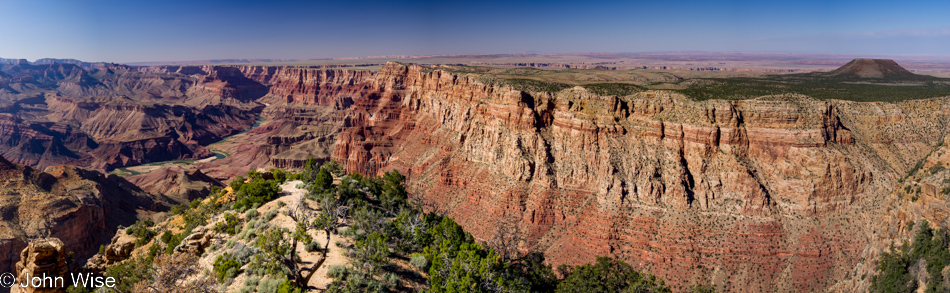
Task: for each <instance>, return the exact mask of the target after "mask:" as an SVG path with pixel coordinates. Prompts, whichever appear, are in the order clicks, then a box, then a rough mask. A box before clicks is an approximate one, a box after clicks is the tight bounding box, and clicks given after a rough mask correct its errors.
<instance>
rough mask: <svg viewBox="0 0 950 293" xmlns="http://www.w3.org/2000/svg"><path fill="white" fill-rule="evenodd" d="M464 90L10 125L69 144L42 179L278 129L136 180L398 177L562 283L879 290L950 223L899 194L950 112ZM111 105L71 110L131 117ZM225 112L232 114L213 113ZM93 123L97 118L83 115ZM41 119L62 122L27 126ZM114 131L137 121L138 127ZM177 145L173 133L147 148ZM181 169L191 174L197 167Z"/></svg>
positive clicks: (219, 103) (452, 85)
mask: <svg viewBox="0 0 950 293" xmlns="http://www.w3.org/2000/svg"><path fill="white" fill-rule="evenodd" d="M856 62H857V61H856ZM862 62H863V61H862ZM859 63H860V62H859ZM872 63H875V64H878V63H880V62H877V61H875V62H872ZM885 63H886V62H885ZM884 65H887V64H884ZM882 66H883V65H882ZM858 67H860V68H870V67H867V66H864V65H862V66H858ZM878 68H879V69H880V68H883V69H880V70H878V71H875V70H870V69H869V70H864V69H860V70H858V69H855V70H850V69H846V68H844V69H842V71H843V72H852V71H853V72H855V74H857V77H858V78H860V77H861V75H862V74H864V75H869V76H871V75H876V74H877V72H882V74H884V75H885V77H888V76H891V75H890V74H891V73H889V72H891V71H893V72H897V73H900V72H899V70H896V69H895V70H890V69H893V68H891V67H887V66H883V67H878ZM888 68H890V69H888ZM888 70H890V71H888ZM458 72H459V71H454V72H453V71H450V70H448V69H447V68H439V67H433V68H430V67H421V66H416V65H403V64H398V63H389V64H386V65H385V66H383V68H382V69H381V70H380V71H378V72H372V71H355V70H317V69H301V68H289V67H266V66H235V67H210V66H205V67H201V66H165V67H151V68H143V69H140V70H139V71H137V73H135V74H141V75H143V76H150V75H158V76H179V77H180V78H181V79H182V80H184V81H190V82H192V83H191V84H187V85H184V86H182V87H179V88H177V89H176V90H172V91H170V93H174V94H170V95H168V96H167V97H166V96H162V97H161V98H155V97H151V98H148V99H144V100H145V101H154V102H153V103H152V104H151V105H153V106H150V107H160V106H159V105H166V102H161V103H160V102H158V101H156V100H154V99H160V100H161V101H166V100H167V101H174V102H168V103H170V104H173V105H181V107H184V109H191V110H190V111H197V112H195V113H196V114H194V115H195V117H212V116H213V115H212V114H210V113H225V114H222V115H219V116H213V118H208V119H207V120H200V119H198V120H188V119H182V120H176V119H177V118H176V119H172V117H188V115H189V114H187V113H189V112H187V111H188V110H181V111H179V112H175V111H174V110H167V111H171V112H173V113H181V115H167V114H163V115H157V114H156V115H150V116H149V117H164V118H161V119H162V120H159V121H162V123H176V121H180V124H170V125H175V126H174V127H168V128H163V127H164V126H162V127H159V125H169V124H162V123H156V124H153V125H155V127H138V128H136V127H130V126H123V127H116V128H115V129H121V130H123V131H116V130H110V128H109V127H108V126H101V127H96V126H92V125H96V124H93V123H88V124H90V126H86V124H87V122H81V123H76V124H70V123H72V122H63V121H74V120H75V121H89V120H85V119H91V118H85V117H94V116H95V117H106V116H108V115H110V114H108V113H105V114H101V115H104V116H96V115H90V114H83V113H86V112H83V111H81V110H77V109H81V108H82V107H72V108H70V107H63V108H62V109H73V110H72V112H70V110H57V109H60V108H58V106H56V105H58V104H57V103H58V102H56V100H55V99H56V98H58V97H49V95H46V96H44V97H45V98H44V99H42V101H43V102H44V103H39V102H38V101H40V100H38V99H37V98H36V97H32V99H33V100H31V98H28V97H22V96H18V98H17V100H16V101H18V102H16V103H13V104H11V105H10V106H8V107H20V108H17V109H19V110H17V111H16V113H19V114H17V115H13V116H10V117H11V118H10V119H11V121H13V122H10V123H11V125H21V126H20V128H18V129H27V128H24V126H22V125H27V124H28V123H34V124H35V125H41V126H44V127H46V128H41V129H50V130H48V131H47V130H44V131H47V132H50V131H52V132H50V133H55V135H51V134H50V135H47V136H49V137H50V138H49V139H47V140H43V141H44V142H45V141H50V142H57V143H59V144H55V145H56V147H49V146H47V145H44V144H41V145H43V148H39V149H42V150H43V152H37V151H34V152H28V151H22V150H32V149H31V148H29V147H27V146H29V145H26V146H20V145H21V144H14V145H17V146H20V147H19V149H17V150H21V151H18V152H17V153H16V154H20V156H19V158H30V156H27V155H26V154H30V155H32V156H36V157H37V158H38V159H35V160H37V162H39V161H41V160H42V159H43V158H60V157H64V156H62V155H58V156H52V155H46V154H47V153H50V152H52V151H57V150H60V149H62V150H71V151H73V152H78V151H76V150H82V149H83V148H85V150H90V151H93V152H97V151H100V149H102V148H103V147H102V145H104V144H108V143H116V142H121V143H126V144H132V143H137V142H140V141H141V140H140V139H139V140H136V139H138V138H141V137H146V136H149V137H152V138H151V139H158V138H166V139H167V138H172V140H174V141H169V143H168V144H166V146H162V147H161V148H162V149H166V148H168V146H167V145H171V144H175V141H177V142H178V143H181V144H182V145H184V146H185V148H186V149H188V150H191V151H192V153H200V152H201V151H207V148H205V147H204V146H206V145H207V144H209V143H212V142H215V141H217V139H220V138H222V137H224V136H225V135H226V134H232V133H236V132H237V131H239V130H244V129H247V128H249V127H250V125H251V124H252V123H253V121H255V120H256V119H257V117H256V116H255V115H256V114H254V113H256V112H254V111H259V112H260V116H261V117H262V118H263V121H264V122H263V123H262V124H261V125H260V126H259V127H256V128H254V129H252V130H250V131H248V132H246V133H242V134H238V135H235V136H233V137H231V138H228V139H226V140H224V141H221V142H217V143H215V144H214V145H213V146H209V148H210V147H213V148H214V149H215V150H220V151H222V152H225V153H228V154H230V156H229V157H227V158H223V159H218V160H214V161H210V162H198V163H195V164H193V165H189V166H186V167H185V168H184V169H181V168H178V167H167V168H164V169H162V170H159V171H153V173H150V174H143V175H138V176H135V177H133V178H131V179H130V180H131V181H133V182H141V183H143V186H145V187H144V188H146V189H148V190H152V191H155V192H171V193H175V192H178V193H182V194H187V191H183V190H185V189H186V188H184V186H186V185H188V184H190V183H189V182H192V181H194V180H197V179H195V178H199V177H201V179H200V180H197V181H203V182H207V181H213V179H211V178H205V177H208V176H210V177H213V178H219V179H224V178H230V177H231V176H234V175H237V174H240V173H243V172H245V171H247V170H252V169H257V168H270V167H277V168H299V167H301V166H303V163H304V162H305V160H306V159H307V158H309V157H315V158H317V159H319V160H329V159H334V160H337V161H340V162H343V163H345V165H346V168H347V169H348V171H354V172H361V173H365V174H379V173H380V172H383V171H387V170H392V169H396V170H399V171H400V172H401V173H403V174H406V175H407V177H408V186H409V189H410V191H411V193H412V196H413V199H415V200H418V201H420V202H422V203H423V204H424V205H426V207H427V208H428V209H430V210H433V211H438V212H441V213H446V214H447V215H449V216H451V217H453V218H455V220H456V221H457V222H458V223H460V224H462V225H463V226H464V227H465V228H466V229H467V230H468V231H470V232H471V233H472V234H473V235H474V236H475V237H476V238H478V239H480V240H487V239H489V238H491V237H492V236H493V235H494V233H496V230H497V229H496V228H497V227H499V226H500V225H515V226H517V227H519V228H520V231H522V232H523V233H524V234H525V236H527V237H528V238H529V239H531V241H530V243H529V244H530V246H531V247H525V248H532V249H538V250H540V251H543V252H544V253H545V254H546V255H547V257H548V260H549V261H550V262H551V263H553V264H555V265H557V264H562V263H567V264H579V263H584V262H589V261H592V260H594V259H595V257H597V256H603V255H609V256H615V257H619V258H622V259H624V260H625V261H627V262H628V263H631V264H633V265H634V266H636V267H638V268H640V269H643V270H645V271H649V272H651V273H654V274H656V275H658V276H659V277H661V278H663V279H665V280H667V283H668V284H672V285H673V286H674V288H677V290H683V289H684V288H687V287H688V286H689V285H690V284H696V283H711V284H714V285H716V286H717V287H718V288H721V289H723V290H726V291H732V292H748V291H751V292H766V291H767V292H771V291H781V292H786V291H795V292H800V291H813V290H822V289H824V288H827V287H829V286H838V287H836V288H839V289H840V290H843V291H850V290H852V289H853V288H862V287H861V286H866V284H867V282H868V281H867V280H866V279H862V278H861V277H860V276H859V275H857V273H858V272H859V271H861V270H867V269H868V267H873V263H874V261H873V257H874V256H875V255H876V254H875V253H876V252H879V251H881V249H884V248H885V247H886V246H887V244H889V243H888V242H887V241H891V240H893V239H897V238H900V235H901V233H903V232H906V231H903V230H901V229H903V228H901V227H903V226H902V225H904V224H903V223H906V222H907V221H908V220H913V219H916V218H920V217H924V216H926V217H928V218H934V217H937V216H935V215H945V214H941V213H944V212H945V211H943V210H938V211H932V212H930V214H929V215H920V214H915V213H918V212H915V211H912V210H910V209H908V208H906V204H905V201H903V200H902V199H901V197H900V195H898V194H896V193H895V191H896V188H898V187H902V185H900V184H910V183H906V182H908V181H905V180H904V179H905V177H907V174H908V173H909V172H911V171H913V170H914V169H915V166H917V165H918V163H919V162H921V160H924V159H925V158H927V159H926V160H925V161H926V162H931V163H928V164H946V163H950V162H947V161H948V160H950V158H948V157H946V156H943V157H941V156H938V155H935V153H934V152H933V151H934V149H935V148H938V144H940V142H942V141H945V140H947V137H948V134H950V132H948V128H950V99H947V98H933V99H921V100H910V101H903V102H896V103H895V102H862V103H859V102H851V101H842V100H816V99H812V98H809V97H806V96H802V95H795V94H786V95H771V96H763V97H759V98H757V99H751V100H737V101H726V100H705V101H695V100H691V99H688V98H686V97H685V96H683V95H681V94H679V93H676V92H672V91H660V90H644V91H637V92H635V93H632V94H629V95H625V96H607V95H598V94H595V93H594V92H593V91H591V90H588V89H585V88H584V87H580V86H578V87H567V88H566V89H563V90H558V91H552V92H547V91H521V90H517V89H515V88H514V87H512V86H506V85H501V84H499V83H493V82H491V81H490V80H486V79H484V78H483V77H482V76H480V75H479V74H475V73H458ZM868 72H870V73H868ZM849 74H850V73H849ZM847 78H852V77H850V76H848V77H847ZM184 81H183V82H184ZM165 84H166V85H167V83H165ZM20 87H22V86H20ZM10 88H12V87H10ZM19 92H24V91H19ZM10 93H12V91H10ZM179 94H180V95H179ZM11 95H12V94H11ZM60 95H61V96H65V94H60ZM94 96H96V97H99V96H101V95H94ZM128 96H129V98H128V99H132V100H134V101H136V102H135V103H137V104H138V103H141V102H140V101H141V100H136V99H137V98H135V97H134V96H135V95H132V94H130V95H128ZM96 99H99V98H88V97H83V98H81V99H80V98H70V100H76V101H79V100H89V101H92V102H90V103H93V104H96V105H98V104H100V103H101V104H107V105H110V103H116V102H114V101H112V100H109V101H108V102H97V101H98V100H96ZM110 99H114V98H110ZM150 99H152V100H150ZM29 101H37V102H33V104H30V103H29ZM51 101H52V102H51ZM39 104H42V106H40V105H39ZM16 105H19V106H16ZM31 107H32V108H31ZM96 107H98V108H96V109H100V108H102V107H105V106H96ZM169 107H170V106H169ZM216 107H218V108H216ZM223 107H232V108H228V109H231V110H224V108H223ZM26 108H31V109H38V110H35V111H26V110H23V109H26ZM172 108H174V107H172ZM148 109H150V110H149V111H153V112H148V111H145V112H147V113H155V112H158V113H167V112H162V111H165V110H161V111H159V110H151V109H153V108H148ZM163 109H164V108H163ZM213 109H218V112H204V111H210V110H213ZM254 109H256V110H254ZM116 111H117V110H116ZM228 111H231V112H228ZM73 112H80V113H76V114H68V113H73ZM23 113H40V114H42V115H39V114H36V115H34V117H33V118H23V116H26V115H25V114H23ZM51 113H59V114H56V115H52V114H51ZM62 113H67V114H62ZM202 113H204V115H210V116H201V115H202ZM245 113H247V114H248V115H249V116H243V115H245ZM97 115H100V114H97ZM126 115H127V114H126ZM40 116H42V117H45V118H44V119H46V120H42V119H39V118H36V117H40ZM50 117H53V118H50ZM70 117H78V118H70ZM108 117H113V118H112V119H105V120H119V119H115V117H119V116H118V114H114V115H113V116H108ZM143 117H144V116H143ZM34 118H35V119H34ZM18 119H19V120H18ZM143 119H144V118H143ZM196 119H197V118H196ZM227 119H233V120H227ZM41 120H42V121H44V122H42V123H40V122H28V121H41ZM47 120H49V121H47ZM137 121H138V120H137ZM166 121H167V122H166ZM191 121H198V122H191ZM200 121H208V122H207V123H205V122H200ZM228 121H233V122H234V123H230V122H228ZM43 123H45V124H43ZM228 123H230V126H227V127H228V128H226V127H225V126H223V125H222V124H228ZM241 123H243V124H241ZM34 124H29V125H34ZM70 125H79V126H76V127H73V128H67V126H70ZM112 125H120V123H117V122H113V124H112ZM125 125H147V124H144V123H134V124H125ZM216 125H217V126H216ZM11 127H12V126H11ZM57 127H58V128H57ZM218 127H220V128H218ZM35 128H36V127H34V128H29V129H35ZM60 128H61V130H59V129H60ZM0 129H12V128H0ZM52 129H57V130H55V131H53V130H52ZM156 129H157V130H156ZM125 130H128V131H133V132H132V133H128V132H126V131H125ZM159 130H161V131H164V132H162V133H164V134H165V135H152V134H148V135H145V134H141V133H153V132H161V131H159ZM19 133H25V131H23V130H20V131H19ZM37 133H46V132H42V131H37ZM202 133H208V134H207V135H201V134H202ZM4 137H6V136H4ZM32 137H40V136H39V134H36V135H33V136H32ZM103 137H108V138H114V139H111V140H109V139H103ZM107 141H109V142H107ZM112 141H115V142H112ZM60 144H62V145H63V147H59V145H60ZM7 145H10V144H7ZM49 145H54V144H49ZM152 145H157V143H153V144H152ZM107 149H109V150H115V149H116V147H109V148H107ZM118 149H121V148H118ZM128 149H130V150H142V149H149V148H148V147H146V146H140V145H130V146H128ZM5 152H7V153H9V152H11V151H9V150H6V151H5ZM113 152H115V151H113ZM37 153H39V154H38V155H37ZM119 153H121V151H120V152H119ZM178 153H179V154H182V155H177V156H176V157H178V158H186V157H187V156H185V155H183V154H185V153H186V152H185V151H184V149H183V150H182V151H180V152H178ZM44 156H45V157H44ZM119 157H120V158H123V157H122V156H119ZM131 157H134V155H132V156H128V155H126V156H125V158H131ZM21 160H25V159H21ZM47 160H50V159H47ZM77 160H78V161H82V157H81V156H79V158H77ZM115 161H122V160H119V159H116V160H115ZM132 161H133V160H126V161H124V162H125V163H124V164H125V165H130V164H131V163H128V162H132ZM139 161H140V162H147V161H158V160H156V159H145V160H139ZM31 162H32V161H31ZM97 162H98V161H97ZM31 164H36V163H31ZM101 164H106V165H108V163H107V162H103V163H101ZM119 165H121V164H115V165H108V166H119ZM926 166H931V165H926ZM175 168H177V169H175ZM185 169H187V170H185ZM196 170H200V173H196V172H198V171H196ZM205 174H207V175H208V176H205ZM940 174H943V173H940ZM941 176H943V175H941ZM209 179H210V180H209ZM928 180H929V181H928ZM157 181H161V182H169V183H168V185H169V186H159V185H162V184H161V183H159V184H154V183H155V182H157ZM899 181H900V182H904V183H898V182H899ZM920 182H921V183H920V185H921V186H924V185H923V184H929V186H931V187H924V188H929V189H928V192H930V193H928V194H929V196H930V197H933V198H937V199H939V200H940V201H942V202H947V197H948V195H942V194H940V193H939V192H937V191H933V190H938V191H939V190H940V189H941V188H943V187H944V186H943V185H946V184H947V183H946V182H943V181H939V180H937V179H926V178H923V179H920ZM914 184H916V183H914ZM941 184H943V185H941ZM203 186H205V185H202V187H201V188H203ZM915 186H916V185H915ZM931 191H933V192H931ZM186 196H188V195H186ZM189 197H190V196H189ZM937 199H935V200H933V201H934V202H939V201H938V200H937ZM928 200H930V199H928ZM881 215H886V217H887V218H888V219H890V222H886V223H885V222H884V221H881ZM891 223H896V224H894V225H891ZM887 225H891V226H887ZM839 280H849V282H850V283H847V282H839ZM864 288H866V287H864Z"/></svg>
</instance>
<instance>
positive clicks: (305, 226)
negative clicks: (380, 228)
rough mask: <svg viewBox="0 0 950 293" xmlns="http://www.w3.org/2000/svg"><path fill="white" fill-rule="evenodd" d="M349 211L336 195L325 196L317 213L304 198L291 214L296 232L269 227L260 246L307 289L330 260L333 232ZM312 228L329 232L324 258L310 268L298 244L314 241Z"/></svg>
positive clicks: (299, 285) (295, 281)
mask: <svg viewBox="0 0 950 293" xmlns="http://www.w3.org/2000/svg"><path fill="white" fill-rule="evenodd" d="M345 213H346V207H345V206H340V205H339V204H338V201H337V200H336V198H335V197H332V196H330V197H326V198H324V200H323V202H322V203H321V209H320V212H319V213H314V212H313V210H312V209H310V208H309V207H308V206H307V204H306V202H305V200H303V199H301V201H300V202H299V203H297V206H296V207H292V208H291V210H290V211H289V212H288V213H287V216H289V217H290V218H291V219H292V220H293V221H294V222H295V223H296V226H295V229H294V231H287V229H282V228H272V229H269V230H267V231H265V232H264V233H263V234H262V235H261V236H260V237H259V238H258V239H257V246H258V247H260V248H261V250H262V251H263V252H264V254H265V257H267V258H268V259H270V260H271V261H273V262H274V263H278V264H280V265H281V266H283V267H284V268H286V269H287V272H288V275H287V278H288V279H291V280H293V281H294V285H295V286H297V288H307V284H308V283H310V279H311V278H312V277H313V275H314V274H315V273H316V272H317V270H318V269H319V268H320V267H321V266H323V263H324V262H326V260H327V252H329V249H330V233H334V232H336V229H337V228H338V227H339V226H340V220H339V219H340V217H341V216H343V214H345ZM312 230H323V231H324V232H325V233H326V234H325V235H326V242H325V244H324V247H323V250H322V251H321V253H320V260H318V261H316V262H315V263H313V265H311V266H309V267H308V266H306V265H305V264H303V263H302V262H301V260H300V256H299V255H298V254H297V247H298V244H299V243H308V242H310V241H312V240H313V236H312V235H311V234H310V231H312Z"/></svg>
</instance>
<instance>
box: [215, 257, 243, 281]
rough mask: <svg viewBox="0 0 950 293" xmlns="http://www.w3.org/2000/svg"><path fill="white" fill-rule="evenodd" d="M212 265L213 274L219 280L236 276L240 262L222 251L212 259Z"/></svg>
mask: <svg viewBox="0 0 950 293" xmlns="http://www.w3.org/2000/svg"><path fill="white" fill-rule="evenodd" d="M212 267H213V268H214V274H215V276H216V277H217V278H218V281H219V282H220V281H224V280H225V279H229V278H234V277H235V276H237V273H238V270H240V269H241V264H240V263H238V261H237V260H235V259H234V257H233V256H231V254H229V253H224V254H221V255H219V256H218V257H217V258H215V259H214V264H213V265H212Z"/></svg>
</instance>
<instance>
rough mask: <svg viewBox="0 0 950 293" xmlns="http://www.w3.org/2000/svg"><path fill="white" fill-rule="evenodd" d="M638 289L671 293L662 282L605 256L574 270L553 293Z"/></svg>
mask: <svg viewBox="0 0 950 293" xmlns="http://www.w3.org/2000/svg"><path fill="white" fill-rule="evenodd" d="M628 288H630V289H633V288H638V289H639V290H641V291H644V292H670V288H669V287H666V285H665V284H664V283H663V280H660V279H657V278H656V277H654V276H653V275H649V274H642V273H640V272H637V271H636V270H634V269H633V267H631V266H630V265H628V264H626V263H624V262H622V261H619V260H615V259H612V258H608V257H598V258H597V261H596V262H594V263H592V264H587V265H583V266H579V267H576V268H574V270H573V271H572V272H571V274H570V276H567V277H566V278H565V279H564V281H563V282H561V283H560V284H558V286H557V290H556V292H559V293H561V292H624V290H628Z"/></svg>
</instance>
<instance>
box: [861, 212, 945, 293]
mask: <svg viewBox="0 0 950 293" xmlns="http://www.w3.org/2000/svg"><path fill="white" fill-rule="evenodd" d="M948 243H950V235H948V231H947V229H937V230H934V229H933V228H931V227H930V224H929V222H927V221H922V222H921V223H920V224H919V227H918V230H917V234H916V236H915V237H914V240H913V242H912V243H910V244H908V243H905V244H904V245H902V246H900V247H899V248H894V249H892V250H891V251H890V252H886V253H883V254H882V255H881V260H880V262H879V263H878V267H877V269H878V271H879V273H878V274H877V275H875V276H874V277H873V278H872V279H871V287H870V291H871V292H913V291H915V290H917V288H918V285H920V284H918V282H917V279H918V275H919V274H928V276H929V278H928V281H927V283H926V286H927V287H926V288H925V292H947V290H950V287H947V285H946V284H947V283H946V282H944V279H943V278H944V275H943V273H942V272H943V270H944V268H946V267H947V266H950V248H948Z"/></svg>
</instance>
